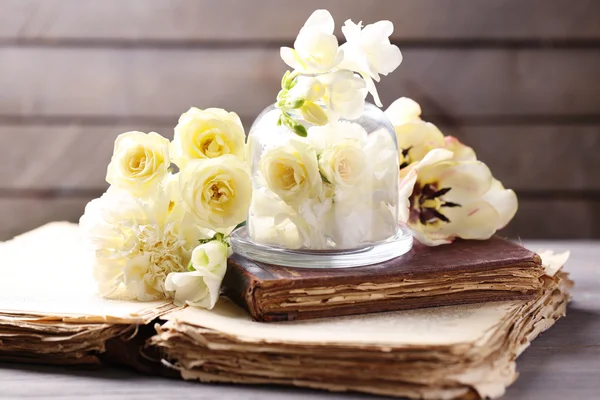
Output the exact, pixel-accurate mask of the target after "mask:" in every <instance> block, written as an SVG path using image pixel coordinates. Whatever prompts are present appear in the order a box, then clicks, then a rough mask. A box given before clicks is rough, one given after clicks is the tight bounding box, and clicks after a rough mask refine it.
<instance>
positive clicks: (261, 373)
mask: <svg viewBox="0 0 600 400" xmlns="http://www.w3.org/2000/svg"><path fill="white" fill-rule="evenodd" d="M550 256H551V255H550ZM551 258H552V260H550V262H549V263H548V268H547V269H546V274H545V275H544V276H542V277H541V281H542V286H541V290H540V291H538V292H537V294H535V295H534V297H533V298H531V299H530V300H512V301H502V302H491V303H478V304H463V305H454V306H446V307H436V308H427V309H416V310H405V311H394V312H384V313H374V314H363V315H353V316H343V317H335V318H326V319H315V320H303V321H285V322H275V323H270V324H264V323H260V322H255V321H253V320H252V318H251V317H250V315H248V313H247V312H246V311H245V310H243V309H241V308H239V307H238V306H236V305H235V304H234V303H232V302H231V301H229V300H227V299H221V300H220V301H219V303H218V304H217V306H216V307H215V309H213V310H211V311H208V310H202V309H194V308H187V309H184V310H180V311H175V312H173V313H169V314H168V315H166V316H165V317H164V318H166V319H167V320H168V321H167V322H166V323H165V324H164V325H162V326H161V327H158V328H157V329H158V332H159V333H158V334H157V335H156V336H154V337H153V338H152V339H151V341H150V343H151V344H152V345H153V346H155V347H158V348H160V349H162V357H163V359H164V364H165V365H171V366H172V367H173V368H175V369H176V370H178V371H179V373H180V375H181V376H182V377H183V378H184V379H190V380H199V381H201V382H229V383H242V384H273V385H294V386H302V387H310V388H316V389H325V390H331V391H358V392H365V393H372V394H380V395H387V396H398V397H410V398H445V399H450V398H487V397H497V396H501V395H502V394H503V393H504V391H505V388H506V387H507V386H508V385H510V384H511V383H512V382H513V381H514V380H515V379H516V377H517V373H516V363H515V359H516V358H517V357H518V356H519V354H521V353H522V352H523V351H524V350H525V348H527V347H528V345H529V343H530V342H531V341H532V340H533V339H534V338H535V337H536V336H537V335H538V334H539V333H540V332H542V331H544V330H546V329H548V328H549V327H550V326H552V325H553V324H554V322H555V321H556V320H557V319H558V318H560V317H562V316H563V315H564V314H565V310H566V304H567V301H568V298H569V291H570V288H571V286H572V282H571V281H570V280H569V279H568V276H567V274H566V273H564V272H562V271H558V268H557V267H556V263H557V262H562V261H564V258H563V259H561V257H558V258H556V257H552V256H551ZM557 259H558V261H557Z"/></svg>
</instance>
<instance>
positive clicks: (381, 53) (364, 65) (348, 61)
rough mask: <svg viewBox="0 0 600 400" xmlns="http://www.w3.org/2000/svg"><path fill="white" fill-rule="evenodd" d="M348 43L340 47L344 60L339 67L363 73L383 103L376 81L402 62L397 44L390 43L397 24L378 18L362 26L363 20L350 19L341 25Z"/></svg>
mask: <svg viewBox="0 0 600 400" xmlns="http://www.w3.org/2000/svg"><path fill="white" fill-rule="evenodd" d="M342 32H343V33H344V36H345V37H346V43H344V44H343V45H342V46H341V47H340V48H341V49H342V50H343V52H344V59H343V61H342V62H341V63H340V65H339V68H342V69H349V70H351V71H356V72H358V73H360V74H361V75H362V76H363V78H364V79H365V81H366V84H367V89H368V90H369V92H370V93H371V94H372V95H373V99H374V100H375V104H377V105H378V106H379V107H381V106H382V104H381V100H379V95H378V94H377V89H376V88H375V83H374V82H373V80H375V81H377V82H379V80H380V77H379V75H380V74H381V75H387V74H389V73H390V72H392V71H394V70H395V69H396V68H398V66H399V65H400V63H401V62H402V53H400V49H398V47H397V46H395V45H393V44H391V43H390V39H389V37H390V35H391V34H392V32H394V25H393V24H392V23H391V22H390V21H379V22H376V23H374V24H371V25H367V26H366V27H365V28H364V29H362V25H361V24H360V23H358V24H355V23H354V22H352V21H351V20H347V21H346V23H345V24H344V26H343V27H342Z"/></svg>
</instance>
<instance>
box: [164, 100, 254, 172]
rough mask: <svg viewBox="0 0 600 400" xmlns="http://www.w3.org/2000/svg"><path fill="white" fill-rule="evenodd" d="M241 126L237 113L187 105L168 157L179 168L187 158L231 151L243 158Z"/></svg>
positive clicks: (176, 128)
mask: <svg viewBox="0 0 600 400" xmlns="http://www.w3.org/2000/svg"><path fill="white" fill-rule="evenodd" d="M245 140H246V136H245V134H244V127H243V126H242V122H241V121H240V118H239V117H238V115H237V114H236V113H234V112H227V111H225V110H223V109H220V108H207V109H206V110H200V109H198V108H196V107H192V108H190V109H189V110H188V111H187V112H185V113H183V114H182V115H181V117H179V123H178V124H177V126H176V127H175V136H174V138H173V142H172V143H171V156H172V159H173V162H174V163H175V164H177V166H178V167H179V168H184V167H185V166H186V164H187V163H188V162H189V161H190V160H197V159H206V158H216V157H220V156H223V155H226V154H232V155H234V156H236V157H239V158H240V159H244V153H245V149H244V142H245Z"/></svg>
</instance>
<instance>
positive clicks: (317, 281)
mask: <svg viewBox="0 0 600 400" xmlns="http://www.w3.org/2000/svg"><path fill="white" fill-rule="evenodd" d="M542 274H543V268H542V265H541V260H540V257H539V256H538V255H536V254H535V253H533V252H531V251H529V250H527V249H525V248H524V247H522V246H520V245H518V244H516V243H512V242H510V241H507V240H505V239H502V238H499V237H493V238H491V239H489V240H485V241H476V240H468V241H467V240H458V241H456V242H454V243H453V244H450V245H445V246H438V247H426V246H422V245H419V244H418V243H415V245H414V247H413V249H412V250H411V251H410V252H408V253H407V254H405V255H403V256H401V257H398V258H396V259H393V260H390V261H386V262H383V263H380V264H374V265H369V266H365V267H354V268H336V269H318V268H290V267H281V266H277V265H271V264H266V263H261V262H255V261H252V260H249V259H246V258H244V257H241V256H240V255H237V254H234V255H233V256H232V257H230V260H229V265H228V269H227V274H226V275H225V279H224V282H223V287H224V293H225V295H226V296H227V297H229V298H230V299H232V300H233V301H234V302H235V303H237V304H238V305H240V306H242V307H243V308H245V309H246V310H248V311H249V312H250V314H251V315H252V317H253V318H254V319H255V320H257V321H264V322H274V321H286V320H297V319H311V318H321V317H333V316H339V315H350V314H364V313H372V312H380V311H392V310H403V309H413V308H423V307H433V306H444V305H453V304H463V303H479V302H489V301H500V300H512V299H515V300H516V299H528V298H532V297H534V296H535V295H536V294H538V293H539V291H540V290H541V287H542V284H541V279H540V277H541V276H542Z"/></svg>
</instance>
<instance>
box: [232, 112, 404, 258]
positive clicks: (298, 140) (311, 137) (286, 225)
mask: <svg viewBox="0 0 600 400" xmlns="http://www.w3.org/2000/svg"><path fill="white" fill-rule="evenodd" d="M281 115H282V113H281V111H280V110H279V109H278V108H276V107H275V106H274V105H272V106H270V107H267V108H266V109H265V110H264V111H263V112H262V113H261V114H260V115H259V116H258V118H257V119H256V121H255V122H254V124H253V125H252V128H251V130H250V133H249V136H248V146H247V149H248V150H247V151H248V154H247V159H248V162H249V164H250V165H249V167H250V171H251V177H252V187H253V193H252V196H253V197H252V204H251V206H250V210H249V212H248V219H247V225H246V226H245V227H242V228H240V229H237V230H236V231H234V233H233V234H232V236H231V244H232V246H233V249H234V251H235V252H237V253H239V254H241V255H243V256H246V257H248V258H250V259H254V260H258V261H262V262H267V263H272V264H277V265H284V266H292V267H308V268H340V267H353V266H361V265H368V264H375V263H378V262H382V261H385V260H388V259H391V258H394V257H397V256H399V255H402V254H404V253H406V252H407V251H408V250H410V248H411V247H412V237H411V235H410V233H409V232H406V231H405V230H404V228H403V227H401V226H400V225H399V224H398V207H399V204H398V203H399V201H398V200H399V199H398V175H399V166H398V150H397V145H396V136H395V133H394V128H393V127H392V125H391V123H390V122H389V121H388V120H387V118H386V117H385V115H384V113H383V112H382V111H381V110H380V109H379V108H377V107H376V106H374V105H372V104H369V103H367V104H366V105H365V108H364V112H363V113H362V115H361V116H360V117H359V118H357V119H354V120H344V119H343V118H341V119H338V120H334V122H329V123H327V124H325V125H322V126H317V125H315V124H312V123H311V122H309V120H314V118H310V116H309V117H308V118H307V116H306V115H305V114H304V115H303V114H300V113H299V112H296V114H292V115H290V117H291V118H292V120H293V121H295V122H297V123H300V124H301V125H302V127H301V129H300V130H297V131H296V132H295V131H294V130H293V129H291V128H293V126H292V127H290V124H285V123H281Z"/></svg>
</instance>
